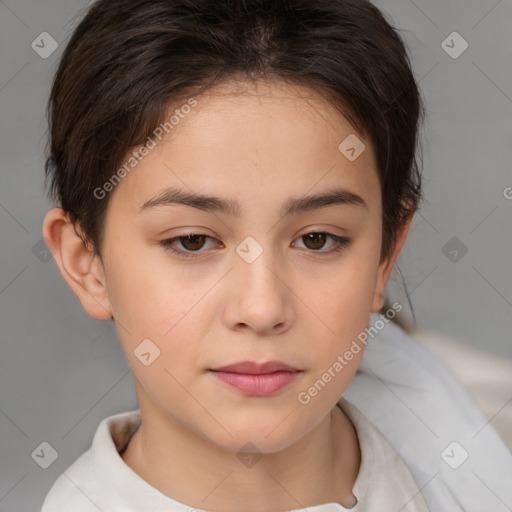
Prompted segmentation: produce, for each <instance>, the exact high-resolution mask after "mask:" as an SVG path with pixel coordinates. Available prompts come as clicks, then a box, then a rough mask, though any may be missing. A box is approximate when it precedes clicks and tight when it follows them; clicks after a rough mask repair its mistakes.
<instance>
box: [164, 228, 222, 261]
mask: <svg viewBox="0 0 512 512" xmlns="http://www.w3.org/2000/svg"><path fill="white" fill-rule="evenodd" d="M206 239H210V240H214V239H213V238H212V237H211V236H208V235H205V234H203V233H190V234H188V235H182V236H176V237H174V238H168V239H167V240H162V241H161V242H160V245H161V246H162V247H163V248H164V249H165V250H167V251H171V252H173V253H176V254H179V255H181V256H184V257H186V258H195V257H197V256H198V255H196V254H194V253H196V252H202V251H200V249H201V248H203V247H204V242H205V240H206ZM176 242H179V243H180V244H181V245H182V247H184V248H185V250H184V251H183V250H180V249H175V248H174V247H173V246H174V244H175V243H176Z"/></svg>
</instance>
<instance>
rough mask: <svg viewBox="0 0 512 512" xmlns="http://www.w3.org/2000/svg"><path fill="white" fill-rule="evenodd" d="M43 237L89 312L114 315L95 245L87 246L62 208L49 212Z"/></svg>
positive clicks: (63, 275)
mask: <svg viewBox="0 0 512 512" xmlns="http://www.w3.org/2000/svg"><path fill="white" fill-rule="evenodd" d="M43 238H44V240H45V242H46V245H47V246H48V248H49V249H50V251H51V253H52V254H53V257H54V259H55V261H56V263H57V266H58V267H59V270H60V273H61V274H62V277H63V278H64V279H65V280H66V282H67V283H68V285H69V286H70V287H71V289H72V290H73V291H74V292H75V294H76V295H77V297H78V299H79V300H80V302H81V303H82V306H83V308H84V309H85V310H86V311H87V313H89V314H90V315H91V316H93V317H94V318H98V319H107V318H111V317H112V308H111V305H110V301H109V298H108V294H107V287H106V280H105V273H104V269H103V264H102V262H101V260H100V258H99V256H97V255H95V254H94V252H93V250H92V248H88V247H86V245H85V244H84V242H83V240H82V238H81V237H80V236H79V235H78V233H77V232H76V230H75V226H74V225H73V224H72V223H71V222H70V221H69V219H68V217H67V216H66V214H65V213H64V211H63V210H62V208H53V209H52V210H50V211H49V212H48V213H47V214H46V216H45V218H44V222H43Z"/></svg>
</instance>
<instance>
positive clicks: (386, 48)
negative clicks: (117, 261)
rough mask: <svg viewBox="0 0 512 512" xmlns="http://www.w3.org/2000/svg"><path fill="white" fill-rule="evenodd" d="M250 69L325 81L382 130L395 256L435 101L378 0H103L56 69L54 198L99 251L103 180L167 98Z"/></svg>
mask: <svg viewBox="0 0 512 512" xmlns="http://www.w3.org/2000/svg"><path fill="white" fill-rule="evenodd" d="M241 77H242V78H245V79H250V80H258V79H267V80H268V79H270V80H285V81H289V82H291V83H296V84H299V85H303V86H304V85H305V86H308V87H310V88H312V89H313V90H316V91H320V92H321V93H322V94H323V95H324V97H326V99H328V100H329V101H330V103H331V104H332V105H333V106H334V107H336V108H337V109H338V110H339V111H340V112H341V113H342V114H343V115H345V117H347V118H348V119H349V120H350V122H351V123H352V124H353V126H354V127H355V129H357V130H358V131H359V132H360V133H361V134H362V135H363V136H367V137H368V138H369V140H371V142H372V144H373V147H374V149H375V154H376V158H377V163H378V172H379V180H380V184H381V189H382V204H383V217H382V222H383V238H382V249H381V257H385V256H387V255H388V254H389V253H390V251H391V250H392V248H393V246H394V242H395V237H396V233H397V230H398V228H399V227H400V226H401V224H402V222H403V221H404V220H405V218H406V217H408V216H409V215H411V214H412V213H414V211H415V210H416V209H417V207H418V205H419V203H420V201H421V200H422V189H421V174H420V172H419V169H418V164H417V157H416V154H417V149H421V148H420V147H419V144H418V128H419V125H420V122H421V120H422V117H423V115H424V107H423V102H422V100H421V96H420V91H419V88H418V86H417V83H416V81H415V79H414V76H413V73H412V70H411V67H410V62H409V58H408V55H407V52H406V49H405V45H404V43H403V41H402V39H401V37H400V36H399V34H398V33H397V31H396V30H395V29H394V28H393V27H392V26H391V24H390V23H389V22H388V21H387V20H386V19H385V17H384V15H383V13H381V11H380V10H379V9H377V8H376V7H375V6H374V5H372V4H371V3H370V2H369V1H366V0H215V1H214V2H213V1H211V0H99V1H97V2H96V3H95V4H93V5H92V7H91V8H90V9H89V11H88V12H87V14H86V16H85V17H84V18H83V20H82V21H81V22H80V23H79V24H78V26H77V28H76V29H75V31H74V33H73V34H72V37H71V39H70V41H69V43H68V44H67V47H66V48H65V51H64V53H63V55H62V58H61V60H60V64H59V67H58V70H57V72H56V75H55V78H54V82H53V87H52V90H51V95H50V98H49V102H48V119H49V134H50V137H49V144H48V156H47V161H46V167H45V171H46V180H48V179H49V178H51V186H50V195H51V197H52V199H53V200H54V201H58V202H59V203H60V205H61V207H62V208H63V210H64V211H65V212H67V214H68V215H69V218H70V220H71V221H72V222H73V224H74V225H75V224H76V223H78V224H79V226H80V231H81V233H83V237H84V238H83V239H84V241H86V240H87V241H89V242H91V243H92V245H93V248H94V251H95V253H96V254H98V255H99V256H100V258H101V247H102V239H103V238H102V235H103V226H104V221H105V213H106V208H107V204H108V197H106V198H105V199H104V200H98V199H97V198H96V197H95V195H94V194H93V191H94V190H95V189H96V188H97V187H99V186H101V185H102V184H104V183H105V182H106V181H107V180H108V179H109V178H110V177H111V176H112V175H113V173H114V172H115V171H116V169H118V167H119V165H120V164H121V163H122V162H123V159H124V158H125V157H126V154H127V153H128V151H129V150H130V149H131V148H133V147H135V146H138V145H140V144H142V143H143V142H144V141H145V140H146V139H147V137H148V136H149V135H150V134H151V133H152V131H154V129H155V128H156V127H157V126H158V125H159V124H161V123H162V121H163V118H164V115H165V113H166V111H167V108H168V106H169V105H170V104H172V103H173V102H176V101H177V100H178V99H179V98H183V97H186V95H187V94H189V93H190V91H192V90H194V94H197V93H200V92H201V91H205V90H207V89H208V88H210V87H213V86H214V85H216V84H218V83H221V82H223V81H229V80H235V81H236V80H237V79H238V78H241ZM45 184H46V181H45ZM404 201H406V202H407V204H408V205H409V206H407V207H406V206H405V205H404V204H405V203H404ZM81 236H82V235H81Z"/></svg>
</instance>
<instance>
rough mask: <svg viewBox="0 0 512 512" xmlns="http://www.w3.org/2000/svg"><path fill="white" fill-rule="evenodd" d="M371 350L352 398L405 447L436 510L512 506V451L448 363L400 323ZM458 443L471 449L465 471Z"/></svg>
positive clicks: (505, 511) (479, 511)
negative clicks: (460, 461) (451, 465)
mask: <svg viewBox="0 0 512 512" xmlns="http://www.w3.org/2000/svg"><path fill="white" fill-rule="evenodd" d="M378 319H379V315H378V314H377V313H373V314H372V315H371V319H370V325H377V320H378ZM365 350H366V351H365V354H364V356H363V360H362V363H361V365H360V367H359V371H358V372H357V373H356V375H355V376H354V379H353V380H352V382H351V383H350V384H349V387H348V388H347V390H346V391H345V393H344V397H345V398H347V399H348V400H350V401H351V402H352V403H354V404H356V405H357V407H358V409H359V410H360V411H361V412H362V413H363V414H364V415H365V416H366V417H367V418H368V419H369V420H370V421H371V422H372V423H373V424H374V425H375V426H376V427H377V428H378V429H379V430H380V432H382V434H383V435H384V436H385V437H386V438H387V439H388V441H389V442H390V443H391V444H392V446H393V447H394V448H395V449H396V450H397V451H398V452H399V453H400V455H401V456H402V458H403V459H404V460H405V462H406V464H407V466H408V467H409V469H410V470H411V473H412V474H413V476H414V478H415V480H416V482H417V483H418V485H419V487H420V489H421V491H422V494H423V495H424V497H425V500H426V501H427V504H428V506H429V508H430V509H431V510H432V511H434V512H438V511H440V512H445V511H446V512H490V511H492V512H510V511H511V510H512V454H511V452H510V451H509V450H508V449H507V447H506V446H505V444H504V442H503V441H502V439H501V438H500V436H499V435H498V434H497V432H496V430H495V429H494V427H493V426H492V424H491V423H490V421H489V420H487V419H486V418H485V416H484V414H483V413H482V412H481V411H480V410H479V409H478V408H477V406H476V404H475V402H474V401H473V399H472V398H471V397H470V395H469V393H468V392H467V391H466V389H465V388H464V387H463V386H462V385H461V384H460V383H459V381H458V380H457V379H456V377H455V376H454V374H453V373H452V372H451V371H450V370H449V369H448V367H447V366H446V365H445V364H444V363H442V361H441V360H440V359H439V358H437V357H436V356H435V355H434V354H433V353H432V352H430V351H429V350H428V349H427V348H425V347H424V346H423V345H422V344H421V343H420V342H418V341H417V340H415V339H414V338H413V337H411V336H409V335H408V334H407V333H406V332H405V331H404V330H402V329H401V328H400V327H398V326H397V325H395V324H393V323H392V322H389V323H387V324H385V327H384V328H383V329H382V330H380V332H379V333H378V335H376V336H375V338H373V339H370V338H369V339H368V343H367V346H366V349H365ZM453 442H456V443H458V445H459V446H460V447H462V449H463V450H465V451H466V452H467V453H468V458H467V459H466V460H465V461H464V462H463V463H462V464H461V465H460V466H459V467H458V468H457V469H452V467H450V465H449V464H448V463H447V461H449V462H450V463H452V464H453V463H455V462H457V459H458V458H459V457H460V453H461V449H460V448H459V447H458V446H455V448H454V446H453V445H452V443H453ZM450 445H451V448H450ZM447 448H448V450H447ZM443 453H444V458H443V457H442V454H443ZM459 460H460V459H459Z"/></svg>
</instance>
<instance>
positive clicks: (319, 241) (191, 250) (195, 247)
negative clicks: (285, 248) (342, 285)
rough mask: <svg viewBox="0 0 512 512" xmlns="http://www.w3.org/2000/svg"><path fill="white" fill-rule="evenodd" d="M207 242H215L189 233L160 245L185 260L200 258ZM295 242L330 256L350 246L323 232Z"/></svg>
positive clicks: (342, 239) (346, 242)
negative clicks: (179, 245) (325, 247)
mask: <svg viewBox="0 0 512 512" xmlns="http://www.w3.org/2000/svg"><path fill="white" fill-rule="evenodd" d="M328 239H331V240H332V244H331V246H332V247H331V249H328V250H323V251H322V250H320V249H322V247H323V246H324V245H325V243H326V240H328ZM207 240H215V239H214V238H212V237H211V236H208V235H206V234H204V233H190V234H187V235H181V236H176V237H174V238H168V239H167V240H162V241H161V242H160V245H161V246H162V247H163V248H164V249H165V250H167V251H170V252H172V253H175V254H178V255H180V256H183V257H185V258H197V257H199V256H200V253H201V252H204V251H201V249H203V248H204V247H205V242H206V241H207ZM297 240H303V241H304V242H305V244H306V249H310V250H311V252H318V253H321V254H331V253H336V252H340V251H342V250H343V249H345V248H347V247H348V246H350V243H351V239H349V238H346V237H342V236H338V235H334V234H332V233H326V232H323V231H313V232H310V233H306V234H305V235H302V236H301V237H299V238H298V239H297ZM176 243H179V244H181V247H183V249H184V250H183V249H179V248H178V249H177V248H176V247H175V244H176ZM196 253H197V254H196Z"/></svg>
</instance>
